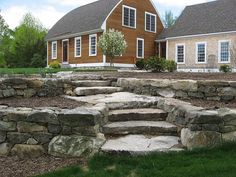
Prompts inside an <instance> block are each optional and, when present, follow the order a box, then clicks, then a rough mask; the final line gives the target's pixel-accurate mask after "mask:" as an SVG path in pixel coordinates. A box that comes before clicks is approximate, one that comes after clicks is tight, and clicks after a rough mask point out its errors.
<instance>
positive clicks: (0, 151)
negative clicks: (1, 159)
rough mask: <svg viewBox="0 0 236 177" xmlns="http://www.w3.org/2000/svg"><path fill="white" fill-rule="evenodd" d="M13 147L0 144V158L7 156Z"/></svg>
mask: <svg viewBox="0 0 236 177" xmlns="http://www.w3.org/2000/svg"><path fill="white" fill-rule="evenodd" d="M11 147H12V146H11V145H10V144H9V143H2V144H0V156H7V155H8V154H9V152H10V150H11Z"/></svg>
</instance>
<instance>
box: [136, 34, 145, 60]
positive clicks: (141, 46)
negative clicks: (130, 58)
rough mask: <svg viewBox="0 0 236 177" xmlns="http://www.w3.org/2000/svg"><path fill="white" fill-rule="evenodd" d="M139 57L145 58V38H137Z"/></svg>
mask: <svg viewBox="0 0 236 177" xmlns="http://www.w3.org/2000/svg"><path fill="white" fill-rule="evenodd" d="M136 50H137V58H144V39H141V38H137V49H136Z"/></svg>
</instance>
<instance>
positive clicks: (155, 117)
mask: <svg viewBox="0 0 236 177" xmlns="http://www.w3.org/2000/svg"><path fill="white" fill-rule="evenodd" d="M167 115H168V114H167V112H165V111H163V110H160V109H150V108H147V109H123V110H114V111H110V113H109V116H108V120H109V121H110V122H118V121H140V120H144V121H165V120H166V117H167Z"/></svg>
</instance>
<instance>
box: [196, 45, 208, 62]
mask: <svg viewBox="0 0 236 177" xmlns="http://www.w3.org/2000/svg"><path fill="white" fill-rule="evenodd" d="M196 47H197V62H198V63H205V62H206V43H197V45H196Z"/></svg>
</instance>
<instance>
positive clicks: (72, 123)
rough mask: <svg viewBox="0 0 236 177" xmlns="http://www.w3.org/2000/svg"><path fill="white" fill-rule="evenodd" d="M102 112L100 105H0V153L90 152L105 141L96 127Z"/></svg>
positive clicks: (74, 153) (34, 154) (57, 153)
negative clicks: (41, 106)
mask: <svg viewBox="0 0 236 177" xmlns="http://www.w3.org/2000/svg"><path fill="white" fill-rule="evenodd" d="M106 112H107V109H106V107H105V106H104V105H96V106H94V107H93V108H87V107H82V108H76V109H73V110H65V109H58V108H38V109H30V108H10V107H5V106H1V107H0V156H2V155H5V156H6V155H17V156H18V157H20V158H26V157H30V158H32V157H39V156H40V155H42V154H47V153H49V154H51V155H54V156H81V155H85V154H86V155H90V154H93V153H94V152H96V151H97V150H98V149H99V148H100V147H101V145H102V144H103V143H104V141H105V138H104V137H103V136H102V135H100V133H99V131H100V130H99V129H100V127H101V126H102V125H103V124H104V121H105V119H104V118H105V117H106V116H105V114H107V113H106ZM72 144H73V146H69V145H72Z"/></svg>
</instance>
